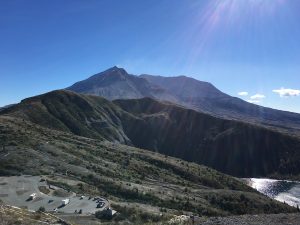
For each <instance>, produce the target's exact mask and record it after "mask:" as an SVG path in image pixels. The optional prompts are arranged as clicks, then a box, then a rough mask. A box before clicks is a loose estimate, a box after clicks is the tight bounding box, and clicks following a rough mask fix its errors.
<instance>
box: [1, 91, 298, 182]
mask: <svg viewBox="0 0 300 225" xmlns="http://www.w3.org/2000/svg"><path fill="white" fill-rule="evenodd" d="M0 115H7V116H11V117H18V118H21V119H23V120H26V121H27V120H28V121H31V122H32V123H34V124H39V125H41V126H43V127H47V128H51V129H55V130H60V131H64V132H70V133H72V134H76V135H80V136H84V137H89V138H94V139H98V140H108V141H113V142H118V143H122V144H126V145H133V146H136V147H139V148H143V149H149V150H152V151H156V152H160V153H163V154H166V155H169V156H175V157H178V158H181V159H184V160H188V161H193V162H196V163H200V164H205V165H208V166H210V167H213V168H215V169H217V170H219V171H222V172H225V173H228V174H232V175H235V176H241V177H245V176H266V175H268V176H270V175H273V176H287V175H288V176H291V175H293V176H297V175H299V174H300V166H299V163H298V162H299V159H300V140H299V139H297V138H295V137H290V136H288V135H286V134H282V133H279V132H275V131H272V130H268V129H266V128H262V127H259V126H254V125H250V124H247V123H241V122H237V121H231V120H224V119H219V118H215V117H212V116H209V115H207V114H203V113H199V112H197V111H194V110H188V109H185V108H183V107H179V106H176V105H173V104H170V103H161V102H157V101H155V100H152V99H150V98H144V99H138V100H116V101H113V102H110V101H107V100H105V99H103V98H101V97H96V96H86V95H79V94H75V93H73V92H69V91H54V92H50V93H47V94H44V95H41V96H36V97H33V98H29V99H25V100H23V101H22V102H21V103H20V104H18V105H15V106H12V107H10V108H8V109H6V110H4V111H2V112H1V113H0Z"/></svg>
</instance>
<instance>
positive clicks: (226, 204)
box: [0, 116, 295, 224]
mask: <svg viewBox="0 0 300 225" xmlns="http://www.w3.org/2000/svg"><path fill="white" fill-rule="evenodd" d="M0 124H1V126H0V137H1V138H0V140H1V141H0V144H1V146H2V149H1V152H0V175H1V176H3V175H18V174H32V175H45V176H46V178H47V179H48V180H49V182H52V183H53V184H55V185H57V186H61V187H64V188H66V189H70V190H72V191H75V192H77V193H78V194H81V193H82V194H84V195H93V196H95V195H100V196H105V197H107V198H108V199H110V200H111V202H112V205H113V207H114V208H115V209H117V210H118V211H119V212H120V214H119V216H117V217H116V218H115V220H120V221H124V220H129V221H131V222H134V223H137V224H139V223H141V222H151V221H152V222H155V221H167V220H169V219H170V218H171V217H172V216H173V215H176V214H177V215H178V214H182V213H191V214H197V215H200V216H214V215H218V216H220V215H222V216H224V215H235V214H245V213H250V214H257V213H279V212H294V211H295V209H294V208H291V207H289V206H287V205H285V204H282V203H278V202H277V201H274V200H271V199H269V198H267V197H264V196H263V195H261V194H259V193H257V192H256V191H254V190H253V189H251V188H249V187H248V186H246V185H245V184H243V183H241V182H240V181H238V180H237V179H235V178H233V177H230V176H227V175H225V174H222V173H219V172H217V171H215V170H213V169H210V168H208V167H205V166H200V165H198V164H194V163H188V162H185V161H183V160H180V159H176V158H172V157H168V156H164V155H161V154H159V153H152V152H149V151H145V150H141V149H137V148H134V147H129V146H126V145H120V144H116V143H111V142H107V141H99V140H98V139H93V138H85V137H81V136H76V135H74V134H72V133H70V132H64V131H56V130H52V129H48V128H45V127H42V126H39V125H36V124H34V123H32V122H29V121H28V120H24V119H20V118H16V117H11V116H0Z"/></svg>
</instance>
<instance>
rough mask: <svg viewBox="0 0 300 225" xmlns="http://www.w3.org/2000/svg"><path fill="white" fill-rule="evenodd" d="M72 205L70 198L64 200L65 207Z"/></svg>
mask: <svg viewBox="0 0 300 225" xmlns="http://www.w3.org/2000/svg"><path fill="white" fill-rule="evenodd" d="M69 203H70V199H69V198H66V199H64V200H62V204H63V205H64V206H65V205H68V204H69Z"/></svg>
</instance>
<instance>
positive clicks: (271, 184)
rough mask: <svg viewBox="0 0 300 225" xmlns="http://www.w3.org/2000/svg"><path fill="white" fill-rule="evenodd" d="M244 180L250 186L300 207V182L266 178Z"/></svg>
mask: <svg viewBox="0 0 300 225" xmlns="http://www.w3.org/2000/svg"><path fill="white" fill-rule="evenodd" d="M244 180H245V181H246V183H247V184H248V185H249V186H251V187H253V188H255V189H256V190H258V191H259V192H261V193H263V194H265V195H267V196H269V197H271V198H273V199H276V200H278V201H280V202H285V203H287V204H289V205H291V206H294V207H297V205H298V206H299V207H300V182H295V181H286V180H273V179H264V178H246V179H244Z"/></svg>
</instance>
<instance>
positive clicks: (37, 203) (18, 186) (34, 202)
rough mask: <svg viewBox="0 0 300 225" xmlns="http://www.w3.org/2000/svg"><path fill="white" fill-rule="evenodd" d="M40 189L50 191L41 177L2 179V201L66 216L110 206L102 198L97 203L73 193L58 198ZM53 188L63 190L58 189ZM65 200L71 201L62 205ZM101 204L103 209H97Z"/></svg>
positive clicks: (92, 199) (0, 195) (86, 213)
mask: <svg viewBox="0 0 300 225" xmlns="http://www.w3.org/2000/svg"><path fill="white" fill-rule="evenodd" d="M39 187H44V188H47V189H48V185H47V184H46V182H45V181H42V182H41V177H39V176H12V177H0V199H1V200H2V201H3V202H4V203H6V204H8V205H13V206H18V207H27V208H28V210H34V211H37V210H38V209H39V208H40V207H44V208H45V210H46V211H48V212H53V211H54V209H57V212H58V213H66V214H69V213H75V211H77V212H79V211H80V210H81V214H82V215H90V214H94V213H95V212H96V211H99V210H103V209H104V208H106V207H107V206H108V201H107V200H105V199H102V198H101V199H100V201H98V203H97V201H95V200H94V198H91V199H89V197H87V196H85V197H83V198H81V196H76V194H75V193H72V192H70V193H68V195H69V196H68V197H58V196H53V195H51V194H44V193H42V192H41V191H40V190H39ZM51 187H53V188H54V189H57V190H63V189H61V188H58V187H54V186H51ZM33 193H36V197H35V198H34V199H31V200H30V199H29V198H30V195H31V194H33ZM64 199H70V201H69V203H68V204H67V205H65V206H63V204H62V203H63V202H62V200H64ZM101 202H103V203H102V204H101V208H97V205H98V204H99V203H101Z"/></svg>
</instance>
